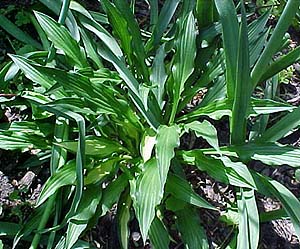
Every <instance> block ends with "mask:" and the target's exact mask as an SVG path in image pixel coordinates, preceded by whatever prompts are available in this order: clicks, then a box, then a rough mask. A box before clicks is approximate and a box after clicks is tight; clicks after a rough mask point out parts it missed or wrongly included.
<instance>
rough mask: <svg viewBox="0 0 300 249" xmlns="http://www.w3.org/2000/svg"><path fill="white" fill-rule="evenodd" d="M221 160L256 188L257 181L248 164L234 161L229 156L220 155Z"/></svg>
mask: <svg viewBox="0 0 300 249" xmlns="http://www.w3.org/2000/svg"><path fill="white" fill-rule="evenodd" d="M220 160H221V161H222V162H223V164H224V166H225V167H228V168H232V169H233V170H234V171H235V172H236V173H237V174H238V175H239V176H240V177H241V178H242V179H243V180H244V182H245V183H248V184H249V185H250V186H252V188H255V182H254V180H253V178H252V175H251V173H250V171H249V169H248V167H247V165H245V164H243V163H241V162H233V161H231V160H230V158H229V157H225V156H222V157H220Z"/></svg>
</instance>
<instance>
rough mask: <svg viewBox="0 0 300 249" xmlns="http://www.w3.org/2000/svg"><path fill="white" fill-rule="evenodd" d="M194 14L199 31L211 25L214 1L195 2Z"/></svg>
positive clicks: (213, 14) (200, 0) (213, 16)
mask: <svg viewBox="0 0 300 249" xmlns="http://www.w3.org/2000/svg"><path fill="white" fill-rule="evenodd" d="M196 13H197V16H196V17H197V19H198V25H199V29H202V28H205V27H207V26H209V25H211V24H213V22H214V20H215V17H216V14H217V13H216V10H215V4H214V1H210V2H207V1H206V0H197V5H196Z"/></svg>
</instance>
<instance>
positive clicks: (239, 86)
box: [227, 2, 252, 144]
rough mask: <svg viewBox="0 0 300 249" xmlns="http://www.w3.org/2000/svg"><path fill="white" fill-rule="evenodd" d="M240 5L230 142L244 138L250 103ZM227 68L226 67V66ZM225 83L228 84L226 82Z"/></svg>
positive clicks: (244, 21) (247, 57) (244, 28)
mask: <svg viewBox="0 0 300 249" xmlns="http://www.w3.org/2000/svg"><path fill="white" fill-rule="evenodd" d="M241 6H242V20H241V24H240V30H239V39H238V41H239V45H238V55H237V66H236V67H237V68H236V78H235V87H234V99H233V106H232V115H231V117H232V118H231V125H230V133H231V137H230V138H231V143H232V144H242V143H244V142H245V140H246V132H247V130H246V129H247V110H248V105H249V103H250V98H251V93H252V84H251V79H250V58H249V41H248V30H247V20H246V13H245V6H244V3H243V2H241ZM227 69H228V67H227ZM227 84H230V83H229V82H227Z"/></svg>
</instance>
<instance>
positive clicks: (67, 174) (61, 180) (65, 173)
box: [36, 161, 76, 206]
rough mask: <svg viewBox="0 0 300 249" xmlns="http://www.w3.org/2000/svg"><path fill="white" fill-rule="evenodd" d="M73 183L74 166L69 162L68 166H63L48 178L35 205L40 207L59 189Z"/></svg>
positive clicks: (74, 176)
mask: <svg viewBox="0 0 300 249" xmlns="http://www.w3.org/2000/svg"><path fill="white" fill-rule="evenodd" d="M75 181H76V166H75V161H71V162H70V163H69V164H68V165H65V166H64V167H62V168H61V169H60V170H58V171H57V172H56V173H54V174H53V175H52V176H50V178H49V179H48V180H47V181H46V183H45V185H44V187H43V189H42V191H41V194H40V196H39V199H38V201H37V204H36V205H37V206H40V205H41V204H42V203H44V202H45V201H46V200H47V199H48V198H49V197H50V196H51V195H53V194H54V193H55V192H56V191H57V190H58V189H59V188H61V187H63V186H67V185H73V184H74V183H75Z"/></svg>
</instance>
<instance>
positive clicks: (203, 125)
mask: <svg viewBox="0 0 300 249" xmlns="http://www.w3.org/2000/svg"><path fill="white" fill-rule="evenodd" d="M184 129H186V130H192V131H195V134H196V136H197V137H203V138H204V139H205V140H206V141H207V142H208V143H209V144H210V145H211V146H212V147H213V148H214V149H215V150H216V151H220V148H219V141H218V134H217V130H216V128H215V127H214V126H213V125H212V124H211V123H210V122H208V121H206V120H204V121H203V122H199V121H194V122H192V123H188V124H185V125H184Z"/></svg>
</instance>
